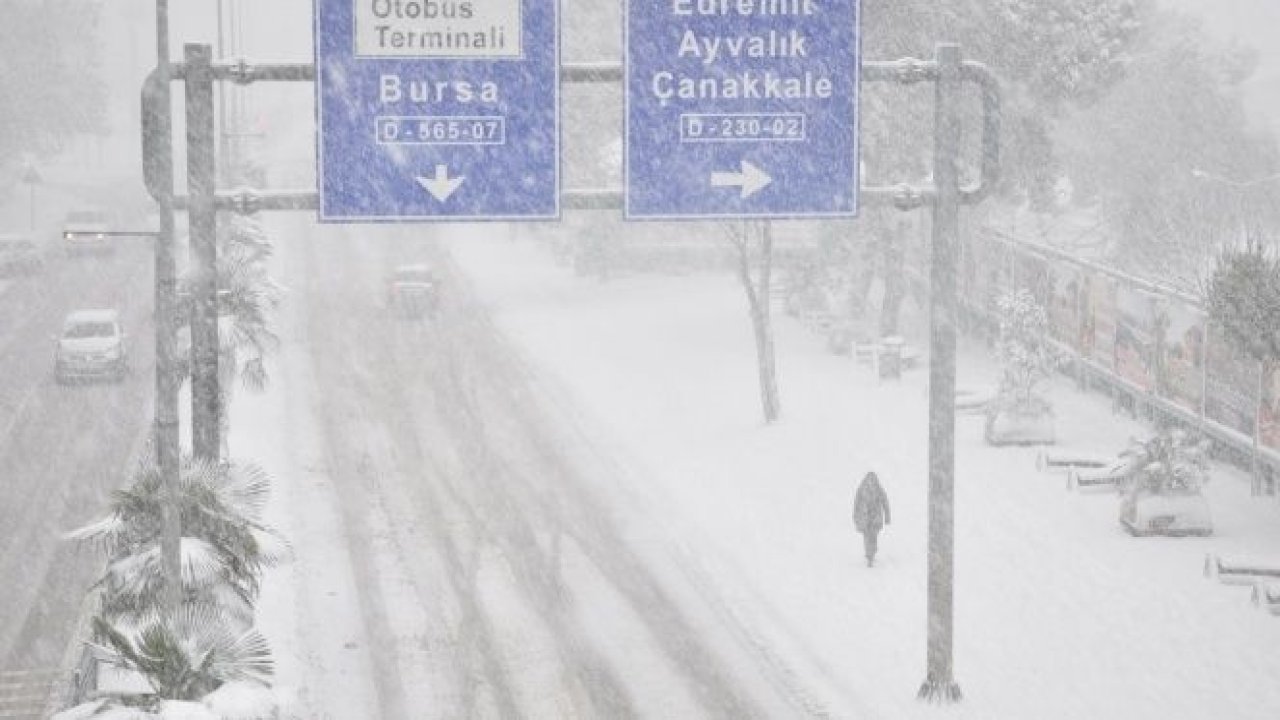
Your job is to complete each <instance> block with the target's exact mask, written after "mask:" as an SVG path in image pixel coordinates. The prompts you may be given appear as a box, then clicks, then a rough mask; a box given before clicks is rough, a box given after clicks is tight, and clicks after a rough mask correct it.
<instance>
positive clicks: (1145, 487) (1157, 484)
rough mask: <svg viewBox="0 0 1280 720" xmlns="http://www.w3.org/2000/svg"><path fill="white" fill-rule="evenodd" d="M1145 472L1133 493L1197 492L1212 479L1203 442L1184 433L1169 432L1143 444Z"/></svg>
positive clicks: (1141, 472) (1137, 479)
mask: <svg viewBox="0 0 1280 720" xmlns="http://www.w3.org/2000/svg"><path fill="white" fill-rule="evenodd" d="M1135 450H1136V451H1137V452H1138V453H1139V455H1140V457H1141V463H1142V464H1141V469H1139V470H1138V472H1137V473H1136V474H1135V476H1134V484H1133V488H1132V489H1133V490H1140V491H1144V492H1148V493H1153V494H1157V495H1169V494H1177V493H1187V492H1197V491H1199V490H1200V486H1201V485H1203V484H1204V481H1205V480H1206V479H1207V478H1208V476H1209V465H1208V458H1207V457H1206V453H1205V444H1204V442H1203V441H1199V440H1196V439H1194V438H1193V437H1192V436H1190V435H1188V434H1187V433H1186V432H1184V431H1182V430H1166V431H1164V432H1161V433H1159V434H1158V435H1156V436H1155V437H1153V438H1151V439H1149V440H1146V441H1144V442H1141V443H1139V446H1138V447H1137V448H1136V449H1135Z"/></svg>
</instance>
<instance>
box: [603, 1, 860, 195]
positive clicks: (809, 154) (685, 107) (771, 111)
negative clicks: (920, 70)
mask: <svg viewBox="0 0 1280 720" xmlns="http://www.w3.org/2000/svg"><path fill="white" fill-rule="evenodd" d="M859 16H860V12H859V5H858V0H628V2H627V32H626V103H627V107H626V157H625V158H624V165H625V176H626V214H627V217H629V218H693V217H730V218H741V217H822V216H851V215H855V214H856V213H857V191H858V115H857V112H858V79H859V57H860V56H859V35H858V23H859Z"/></svg>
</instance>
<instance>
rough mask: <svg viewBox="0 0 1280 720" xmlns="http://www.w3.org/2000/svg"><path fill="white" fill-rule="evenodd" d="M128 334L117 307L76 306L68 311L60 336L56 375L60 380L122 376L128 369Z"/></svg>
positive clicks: (117, 379)
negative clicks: (121, 322)
mask: <svg viewBox="0 0 1280 720" xmlns="http://www.w3.org/2000/svg"><path fill="white" fill-rule="evenodd" d="M127 337H128V336H127V335H125V333H124V329H123V328H122V327H121V325H120V314H119V313H118V312H116V311H115V310H77V311H75V312H73V313H71V314H70V315H67V318H66V320H64V321H63V323H62V333H61V334H60V335H59V336H58V337H57V343H58V346H57V352H56V360H55V362H54V376H55V377H56V378H57V380H58V382H59V383H67V382H70V381H72V380H78V379H97V378H108V379H112V380H115V381H117V382H119V381H121V380H123V379H124V377H125V375H127V374H128V372H129V353H128V349H127V347H126V346H125V340H126V339H127Z"/></svg>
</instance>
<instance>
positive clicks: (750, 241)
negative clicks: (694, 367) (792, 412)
mask: <svg viewBox="0 0 1280 720" xmlns="http://www.w3.org/2000/svg"><path fill="white" fill-rule="evenodd" d="M728 232H729V242H730V243H732V244H733V247H734V249H735V250H737V252H738V265H737V271H738V281H739V282H741V283H742V289H743V291H744V292H745V293H746V295H747V309H748V311H749V312H750V313H751V329H752V330H753V331H754V332H755V338H756V361H757V368H758V370H759V375H760V403H761V405H762V407H763V410H764V420H765V422H773V421H775V420H777V419H778V418H779V417H781V416H782V402H781V400H780V399H779V397H778V366H777V361H776V359H775V357H774V351H773V325H772V323H771V322H770V314H769V285H770V281H771V275H772V272H773V231H772V228H771V227H770V225H769V221H768V220H763V221H759V222H754V223H753V222H748V221H744V222H742V223H740V224H732V225H729V226H728Z"/></svg>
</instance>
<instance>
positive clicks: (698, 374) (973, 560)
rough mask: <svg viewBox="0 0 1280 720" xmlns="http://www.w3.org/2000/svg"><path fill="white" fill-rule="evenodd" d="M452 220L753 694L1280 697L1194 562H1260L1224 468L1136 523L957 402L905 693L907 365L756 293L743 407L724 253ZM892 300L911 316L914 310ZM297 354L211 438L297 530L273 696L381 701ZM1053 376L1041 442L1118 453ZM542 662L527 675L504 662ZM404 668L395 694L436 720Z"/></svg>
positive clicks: (1178, 707)
mask: <svg viewBox="0 0 1280 720" xmlns="http://www.w3.org/2000/svg"><path fill="white" fill-rule="evenodd" d="M448 236H449V240H448V242H447V244H446V249H447V250H448V251H449V252H450V254H451V255H452V257H453V261H454V262H455V263H456V265H457V272H459V273H460V274H461V275H463V276H465V277H466V282H467V283H468V284H469V285H470V286H471V289H472V290H473V291H474V292H475V293H476V294H477V296H478V297H479V298H480V299H481V301H482V303H483V305H484V307H485V309H486V310H487V311H488V313H489V314H490V315H491V317H492V319H493V321H494V323H495V324H496V326H497V327H498V329H499V330H500V331H501V332H502V333H504V334H505V335H506V336H507V337H508V339H509V340H510V342H511V343H512V345H513V346H514V348H515V349H516V352H517V353H518V355H519V356H520V358H521V360H522V361H523V363H524V364H525V365H526V367H527V368H528V369H529V371H530V374H531V376H532V378H533V387H534V391H535V392H536V393H537V394H538V395H540V396H541V398H542V399H543V400H544V401H545V402H546V403H547V404H548V405H549V406H552V407H555V408H556V409H557V415H558V416H559V417H561V418H562V419H563V420H564V422H566V423H568V424H572V425H574V426H576V427H575V430H574V432H576V433H577V434H578V435H579V436H580V437H581V438H583V442H582V443H581V444H580V447H579V448H578V450H577V452H580V453H583V454H589V455H591V456H592V458H591V459H590V464H591V466H592V467H597V468H602V469H603V470H602V471H601V472H600V473H599V476H598V477H595V478H593V479H592V482H593V483H594V484H595V489H596V490H598V495H599V496H600V497H601V498H603V499H604V501H605V502H606V503H610V504H611V506H610V507H609V508H608V510H609V516H610V517H609V520H610V522H613V523H615V524H618V525H619V526H620V532H621V534H623V535H624V536H625V537H628V538H631V540H632V543H633V545H634V547H635V549H636V552H638V553H640V554H641V556H642V557H643V558H644V560H645V562H646V563H647V564H648V565H649V566H650V568H651V571H652V572H654V573H655V574H656V576H657V577H659V578H661V579H662V582H663V584H664V586H665V587H666V589H667V590H668V591H669V592H670V593H672V594H673V596H675V597H682V598H685V599H686V600H689V599H690V598H692V600H689V602H688V603H687V605H688V607H690V608H691V609H690V610H689V613H690V616H691V618H692V622H694V623H698V622H699V621H701V620H705V626H704V625H698V628H699V633H700V635H703V636H704V637H703V638H702V639H703V641H704V642H706V643H709V644H710V645H711V646H712V647H713V648H714V649H715V651H716V653H717V654H718V655H719V656H720V660H721V662H722V663H724V664H725V665H726V666H727V667H729V668H731V670H732V671H733V672H739V671H740V672H741V673H742V678H754V677H759V675H753V674H750V673H748V672H747V670H746V668H747V667H749V666H753V667H759V666H761V665H763V666H765V667H767V668H769V669H770V673H769V676H770V677H772V678H774V681H775V682H776V683H778V684H779V685H781V686H782V687H777V688H772V689H771V692H772V694H774V695H781V696H785V697H787V698H789V701H790V702H789V705H787V706H785V707H783V708H779V709H778V710H776V712H777V716H779V717H837V718H858V719H876V718H885V719H890V720H898V719H904V720H905V719H910V718H936V717H947V718H982V719H1016V720H1022V719H1031V718H1090V719H1091V720H1107V719H1110V718H1116V719H1121V718H1123V719H1125V720H1140V719H1144V718H1159V719H1160V720H1182V719H1185V720H1204V719H1205V718H1232V719H1239V720H1248V719H1253V718H1257V719H1259V720H1263V719H1266V720H1271V719H1273V718H1276V717H1280V683H1278V682H1276V671H1277V658H1278V657H1280V655H1278V654H1277V653H1278V651H1280V617H1275V616H1271V615H1269V614H1268V613H1267V612H1265V611H1263V610H1260V609H1259V608H1258V607H1256V606H1255V605H1254V604H1253V603H1251V601H1250V590H1249V588H1248V587H1241V586H1233V585H1227V584H1221V583H1219V582H1217V581H1216V580H1214V579H1210V578H1206V576H1205V574H1204V572H1203V570H1204V563H1205V558H1206V555H1208V554H1216V555H1221V556H1224V557H1244V556H1251V557H1257V556H1262V557H1266V556H1268V554H1270V556H1271V557H1272V558H1273V559H1275V560H1280V504H1278V503H1277V501H1276V499H1275V498H1260V497H1251V496H1250V492H1249V481H1248V478H1247V476H1246V475H1245V474H1244V473H1243V472H1241V471H1239V470H1237V469H1234V468H1230V467H1225V466H1215V467H1214V469H1213V474H1212V482H1211V483H1210V484H1209V485H1208V487H1207V489H1206V494H1207V495H1208V497H1209V499H1210V502H1211V504H1212V509H1213V515H1214V522H1215V533H1214V534H1213V536H1211V537H1208V538H1179V539H1172V538H1134V537H1131V536H1129V535H1128V534H1126V533H1125V532H1124V531H1123V529H1122V528H1121V526H1120V524H1119V523H1118V521H1117V510H1118V505H1119V498H1118V496H1117V495H1115V494H1113V493H1097V492H1091V493H1083V492H1075V491H1071V490H1069V489H1068V486H1067V483H1066V478H1065V476H1064V475H1061V474H1053V473H1047V472H1041V471H1039V470H1038V469H1037V463H1036V459H1037V453H1038V452H1040V451H1039V450H1037V449H1035V448H1029V447H1015V448H992V447H989V446H987V445H985V444H984V442H983V440H982V422H981V419H980V418H979V417H976V416H963V415H962V416H960V417H958V419H957V429H956V433H957V452H956V480H955V485H956V509H955V520H956V538H955V647H954V658H955V676H956V680H957V682H958V683H959V685H960V688H961V690H962V691H963V693H964V700H963V702H962V703H960V704H958V705H952V706H946V707H940V706H933V705H928V704H924V703H921V702H919V701H917V700H916V691H917V689H918V688H919V686H920V684H921V681H922V680H923V679H924V676H925V648H926V590H925V588H926V561H927V553H926V543H927V507H928V493H927V485H928V481H927V470H926V468H927V452H926V447H927V444H926V428H927V409H928V408H927V379H928V378H927V370H923V369H913V370H908V371H907V372H906V373H905V374H904V375H903V377H902V378H901V379H900V380H896V381H892V380H880V379H878V378H877V376H876V374H875V373H874V372H873V371H872V369H871V368H870V367H869V366H867V365H865V364H860V363H858V362H856V361H855V360H853V359H851V358H850V357H847V356H839V355H834V354H831V353H830V352H829V351H828V350H827V348H826V343H825V341H824V339H823V338H822V336H821V335H820V334H817V333H815V332H813V331H812V330H810V329H808V328H806V327H805V325H804V324H803V323H802V322H800V321H799V320H797V319H795V318H791V317H788V316H785V315H784V314H782V313H781V312H775V325H776V332H777V352H778V359H779V366H780V384H781V391H782V400H783V419H782V420H781V421H779V422H776V423H773V424H769V425H766V424H765V423H763V422H762V420H761V412H760V407H759V398H758V395H757V387H756V367H755V354H754V344H753V339H752V335H751V326H750V322H749V320H748V315H747V310H746V305H745V299H744V296H743V292H742V289H741V287H740V286H739V285H738V284H737V282H736V280H735V279H734V278H733V277H732V276H731V275H729V274H727V273H725V274H715V273H699V274H689V275H683V276H657V275H634V276H622V277H616V278H613V279H611V280H608V281H599V280H595V279H587V278H581V277H575V275H574V273H573V271H572V270H571V269H569V268H565V267H562V266H560V265H557V264H556V263H555V261H554V260H553V256H552V253H551V252H549V250H548V247H547V246H546V245H545V244H543V243H539V242H537V241H535V240H533V239H530V238H526V237H520V236H518V235H517V234H516V232H515V231H514V230H513V229H511V228H507V227H506V226H502V225H492V224H489V225H476V226H450V229H449V232H448ZM282 258H283V259H282V262H287V258H288V254H287V252H286V253H283V254H282ZM286 302H287V301H286ZM284 314H285V315H286V316H287V315H288V308H287V307H286V308H285V313H284ZM908 321H909V323H910V324H912V325H913V327H915V328H916V329H919V328H920V326H921V323H922V322H923V319H922V318H920V317H918V316H916V317H913V318H908ZM310 362H311V360H310V359H309V358H308V357H307V356H306V354H305V353H304V352H303V348H302V347H301V346H300V345H296V344H294V343H293V341H292V340H291V335H290V334H289V333H288V332H286V333H285V344H284V347H283V348H282V349H281V351H280V353H279V354H278V356H277V357H276V359H275V361H274V363H275V364H274V368H273V370H274V373H273V375H274V378H275V379H274V381H273V383H272V385H271V386H270V388H269V389H268V390H267V392H265V393H264V394H259V395H254V394H249V393H241V394H239V395H238V396H237V398H236V400H235V402H234V403H233V404H232V413H233V415H232V429H231V441H230V445H231V447H232V449H233V454H234V455H236V456H238V457H243V458H248V459H252V460H254V461H256V462H258V463H260V464H261V465H263V466H264V467H265V468H266V469H267V470H268V471H269V472H270V473H271V474H272V475H273V476H274V478H275V490H274V492H275V495H274V499H273V504H272V507H271V511H270V520H271V522H273V523H274V524H275V525H276V526H277V527H278V528H279V529H280V530H281V531H282V532H283V533H284V534H285V535H287V536H288V537H289V538H290V540H291V542H292V543H293V545H294V547H295V548H296V557H295V558H294V559H293V561H292V562H291V563H289V564H288V565H285V566H283V567H281V568H279V569H277V570H274V571H272V573H271V574H270V575H269V576H268V578H267V582H266V587H265V592H264V597H263V599H262V602H261V603H260V606H259V616H260V617H259V622H260V625H261V626H262V628H263V629H264V632H265V633H266V634H267V635H268V637H269V638H270V640H271V642H272V644H273V647H274V650H275V653H276V656H277V663H278V667H277V674H278V677H277V681H278V688H279V690H280V693H281V696H282V697H283V698H285V701H284V704H285V706H286V711H287V712H286V715H287V716H292V717H302V718H360V717H368V716H370V715H372V714H374V711H373V710H372V708H376V707H378V700H377V695H376V693H377V681H376V680H377V679H376V678H375V677H374V673H375V672H376V666H377V663H376V662H375V656H376V655H377V654H378V653H383V654H384V655H385V654H386V653H389V652H390V649H388V648H379V647H371V645H370V643H371V642H372V640H371V639H370V638H369V637H368V636H367V631H366V629H365V628H363V627H362V625H361V621H360V619H359V618H360V611H359V608H358V603H359V602H360V601H359V597H358V595H357V593H355V592H353V588H354V583H356V582H357V580H356V578H357V577H358V573H357V571H356V570H357V569H356V568H353V567H352V563H351V560H350V555H349V554H348V552H347V551H346V549H345V547H344V537H345V533H347V532H349V529H344V528H343V527H342V520H341V513H340V512H339V511H338V508H337V503H338V497H337V495H336V494H335V493H334V491H333V490H332V489H331V488H329V487H328V486H327V485H326V483H324V482H322V481H320V480H317V478H316V473H317V472H318V470H317V468H318V467H321V466H322V465H323V463H322V462H320V461H319V460H318V458H319V457H320V456H321V454H322V448H320V447H318V442H319V440H318V438H319V437H320V435H319V430H318V429H317V426H318V420H317V419H316V418H315V417H314V416H313V415H309V413H312V412H313V406H312V404H311V403H310V402H308V398H310V397H315V396H317V394H318V393H321V392H323V389H322V388H319V387H315V386H314V385H315V380H314V379H313V378H314V374H313V373H312V372H310V371H309V370H308V366H309V363H310ZM994 372H995V371H994V368H993V365H992V362H991V360H990V359H989V357H988V355H987V353H986V350H985V348H984V347H983V346H982V345H981V344H977V343H970V342H965V343H962V349H961V360H960V370H959V373H960V384H961V385H967V386H974V387H979V386H983V385H987V384H989V383H990V382H991V381H992V379H993V376H994ZM1050 396H1051V398H1052V400H1053V402H1054V405H1055V408H1056V412H1057V433H1058V447H1059V448H1060V449H1063V450H1078V451H1081V452H1088V453H1095V454H1096V453H1099V452H1104V453H1114V452H1118V451H1119V450H1121V449H1123V448H1124V447H1125V445H1126V444H1127V442H1128V441H1129V439H1130V438H1133V437H1138V436H1143V435H1145V434H1147V433H1149V432H1150V428H1149V427H1147V426H1146V425H1144V424H1142V423H1141V422H1138V421H1136V420H1133V419H1131V418H1129V417H1128V416H1127V415H1124V414H1117V413H1116V412H1114V411H1113V408H1112V406H1111V404H1110V401H1109V400H1108V399H1107V398H1106V397H1104V396H1102V395H1099V394H1096V393H1089V392H1085V391H1082V390H1080V389H1077V387H1076V386H1075V385H1074V384H1073V383H1072V382H1070V381H1068V380H1067V379H1065V378H1062V379H1059V380H1055V381H1054V384H1053V386H1052V387H1051V389H1050ZM868 470H875V471H876V472H877V473H878V474H879V476H880V478H881V479H882V481H883V482H884V484H885V486H886V489H887V491H888V494H889V498H890V500H891V503H892V510H893V517H892V524H891V525H890V526H888V528H887V529H886V531H885V532H884V534H883V535H882V536H881V555H880V557H879V558H878V561H877V563H876V565H875V567H871V568H869V567H867V566H866V564H865V562H864V561H863V558H862V552H861V542H860V538H859V536H858V535H857V534H856V533H855V531H854V529H853V526H852V522H851V509H852V500H853V492H854V489H855V487H856V483H857V481H858V480H859V479H860V478H861V477H862V476H863V474H864V473H866V472H867V471H868ZM387 553H388V557H387V558H386V563H387V564H388V567H390V565H391V564H392V563H394V558H392V557H390V553H391V550H390V549H389V548H388V549H387ZM375 564H381V563H375ZM569 572H570V573H572V570H570V571H569ZM379 577H380V579H379V582H381V583H382V584H383V585H384V587H382V588H381V591H382V595H383V598H384V602H387V603H388V604H389V605H391V606H392V609H391V610H390V611H389V612H390V614H391V616H392V620H393V621H394V622H395V627H396V628H397V630H398V631H401V632H404V633H406V634H411V633H413V632H414V631H415V627H416V625H415V624H421V623H424V622H427V620H424V619H423V614H424V613H429V612H431V609H430V608H421V607H417V606H416V605H415V604H414V602H415V601H414V600H413V599H412V598H411V597H410V594H409V593H408V592H407V591H406V590H405V589H404V588H403V587H401V586H400V585H397V583H396V582H395V578H394V577H393V576H391V575H385V576H384V575H382V574H381V573H380V575H379ZM579 601H580V602H579V604H578V608H579V609H578V612H579V613H580V614H581V617H580V618H579V621H580V622H581V623H583V624H584V625H585V626H587V627H588V628H590V632H591V634H592V635H593V637H595V638H596V641H597V642H601V643H606V644H611V645H613V646H614V647H615V649H621V650H623V651H624V653H631V652H634V656H635V657H636V658H643V657H644V656H645V647H646V643H648V642H650V640H648V639H646V638H645V636H644V630H643V626H642V625H640V624H638V623H636V622H635V621H634V619H630V618H628V617H627V616H626V615H625V613H622V612H617V613H614V612H612V611H611V608H614V607H615V605H616V603H612V602H611V600H610V598H607V597H583V598H579ZM486 602H487V604H489V605H491V606H495V607H501V606H502V605H503V604H504V603H503V599H502V598H488V599H487V600H486ZM512 602H514V598H513V599H512ZM397 603H398V604H399V605H400V607H398V608H397V607H395V606H396V605H397ZM692 608H701V609H692ZM613 656H615V657H616V656H617V654H613ZM624 656H625V655H624ZM616 670H619V671H620V673H619V674H620V675H621V677H623V678H624V679H625V681H626V683H627V686H628V691H629V692H630V694H631V695H632V698H631V701H632V702H633V703H634V707H635V708H637V709H638V710H639V711H640V712H641V714H642V715H644V716H646V717H655V718H674V717H697V716H699V713H698V710H697V706H696V705H694V704H691V703H689V702H688V699H687V698H681V697H678V696H677V695H678V693H677V694H672V693H666V692H663V693H657V692H655V691H654V689H655V688H660V687H662V688H666V687H671V686H672V683H670V682H669V680H671V678H668V677H663V676H662V674H663V673H667V672H669V669H664V668H662V667H661V666H660V665H658V664H655V665H654V666H653V667H650V666H649V664H647V663H644V662H642V661H639V660H638V661H637V662H634V663H631V664H630V665H629V666H628V667H625V668H616ZM742 678H739V680H742ZM751 682H752V681H751V680H745V681H744V684H746V685H748V686H749V685H750V683H751ZM676 684H677V685H678V680H677V683H676ZM536 686H537V679H536V678H535V677H529V678H526V679H525V682H524V684H523V685H522V686H521V687H523V688H525V690H527V691H528V692H530V693H534V694H536V693H537V687H536ZM425 692H426V693H427V697H428V700H426V701H423V702H422V705H421V707H415V709H414V711H413V712H414V716H415V717H422V718H429V717H451V714H450V713H451V709H450V708H448V707H440V706H439V705H438V704H437V703H432V702H430V701H429V689H428V690H427V691H425ZM421 695H422V693H418V694H417V695H415V697H419V696H421ZM529 707H530V708H533V709H531V710H529V713H530V716H531V717H554V716H555V711H554V710H549V709H543V710H539V709H538V708H540V707H541V708H547V707H554V706H546V705H538V704H537V703H536V702H532V701H531V702H530V704H529ZM452 710H456V709H452Z"/></svg>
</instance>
